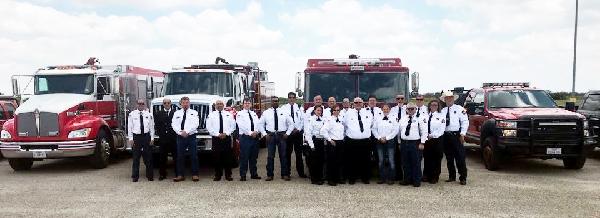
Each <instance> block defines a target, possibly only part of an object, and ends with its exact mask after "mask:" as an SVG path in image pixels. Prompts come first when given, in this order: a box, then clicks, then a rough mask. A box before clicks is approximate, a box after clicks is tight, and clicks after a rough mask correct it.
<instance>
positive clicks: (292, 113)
mask: <svg viewBox="0 0 600 218" xmlns="http://www.w3.org/2000/svg"><path fill="white" fill-rule="evenodd" d="M290 115H292V121H294V122H296V120H294V105H290Z"/></svg>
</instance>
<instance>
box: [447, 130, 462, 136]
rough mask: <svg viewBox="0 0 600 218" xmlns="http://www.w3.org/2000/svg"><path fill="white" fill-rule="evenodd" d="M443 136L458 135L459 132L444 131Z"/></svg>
mask: <svg viewBox="0 0 600 218" xmlns="http://www.w3.org/2000/svg"><path fill="white" fill-rule="evenodd" d="M444 134H448V135H454V136H456V135H460V131H446V132H444Z"/></svg>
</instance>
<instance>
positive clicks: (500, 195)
mask: <svg viewBox="0 0 600 218" xmlns="http://www.w3.org/2000/svg"><path fill="white" fill-rule="evenodd" d="M265 157H266V150H264V149H263V150H261V154H260V160H259V170H260V173H261V175H262V176H263V177H264V176H265V169H264V166H265ZM467 163H468V168H469V170H470V171H469V174H470V175H469V184H468V185H467V186H460V185H459V184H458V183H443V182H442V183H441V184H436V185H430V184H424V185H423V186H422V187H420V188H413V187H404V186H399V185H394V186H388V185H376V184H374V183H372V184H370V185H363V184H356V185H353V186H350V185H341V186H337V187H329V186H314V185H311V184H310V183H309V181H308V180H304V179H300V178H297V177H293V179H292V181H290V182H285V181H283V180H280V179H276V180H275V181H273V182H266V181H248V182H239V181H237V178H239V177H238V176H237V175H238V173H235V174H234V175H236V180H235V181H232V182H225V181H222V182H213V181H212V179H211V178H212V170H211V169H210V167H209V166H208V165H206V164H203V167H202V168H201V175H202V179H201V181H200V182H197V183H193V182H191V181H190V180H186V181H185V182H181V183H173V182H171V181H167V180H165V181H161V182H159V181H154V182H148V181H146V180H145V179H140V182H138V183H132V182H131V180H130V168H131V159H129V158H121V159H118V160H115V161H114V163H113V164H112V165H110V166H109V167H108V168H106V169H103V170H94V169H90V168H89V167H88V165H87V163H86V162H85V161H83V160H78V159H70V160H46V161H43V162H36V163H35V164H34V167H33V169H32V170H31V171H27V172H14V171H13V170H12V169H11V168H10V167H9V165H8V162H7V161H6V160H2V161H0V205H1V206H0V208H1V209H0V216H1V217H30V216H34V217H38V216H44V217H46V216H50V217H90V216H93V217H132V216H138V217H165V216H186V217H187V216H199V217H208V216H210V217H214V216H219V217H221V216H226V217H249V216H250V217H315V216H328V217H348V216H351V217H375V216H378V217H399V216H408V217H421V216H425V217H600V181H599V180H600V150H598V149H597V150H596V151H595V152H594V153H592V154H591V157H590V158H589V159H588V162H587V163H586V166H585V167H584V169H582V170H578V171H573V170H566V169H563V167H562V162H561V161H559V160H546V161H542V160H515V161H512V162H511V163H509V164H508V165H506V166H505V167H504V168H503V169H502V170H501V171H498V172H490V171H487V170H485V169H484V168H483V166H482V164H481V161H480V159H479V154H478V153H476V152H472V151H471V152H468V160H467ZM292 168H293V167H292ZM444 168H445V167H444ZM276 169H279V167H278V166H277V165H276ZM142 172H143V169H142ZM236 172H237V170H236ZM171 175H172V174H171ZM276 175H277V174H276ZM294 176H295V175H294ZM446 177H447V174H446V171H445V169H444V170H443V172H442V178H446ZM142 178H144V177H143V173H142Z"/></svg>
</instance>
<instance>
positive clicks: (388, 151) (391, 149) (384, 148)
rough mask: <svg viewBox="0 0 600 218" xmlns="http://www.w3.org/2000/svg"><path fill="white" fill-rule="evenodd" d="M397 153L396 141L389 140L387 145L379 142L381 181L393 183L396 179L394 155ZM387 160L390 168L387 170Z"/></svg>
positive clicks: (378, 153)
mask: <svg viewBox="0 0 600 218" xmlns="http://www.w3.org/2000/svg"><path fill="white" fill-rule="evenodd" d="M395 153H396V141H394V140H388V141H387V142H386V143H383V144H382V143H380V142H377V156H378V157H379V179H380V180H382V181H384V180H390V181H393V180H394V179H395V178H396V163H395V160H394V155H395ZM386 160H387V162H388V164H389V166H390V167H389V168H388V169H386V168H385V161H386Z"/></svg>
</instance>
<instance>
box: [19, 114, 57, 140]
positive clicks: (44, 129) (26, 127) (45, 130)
mask: <svg viewBox="0 0 600 218" xmlns="http://www.w3.org/2000/svg"><path fill="white" fill-rule="evenodd" d="M38 128H39V132H38ZM17 131H18V134H19V136H21V137H33V136H42V137H48V136H58V134H59V127H58V114H56V113H49V112H40V113H39V127H38V124H36V117H35V113H34V112H29V113H21V114H18V115H17Z"/></svg>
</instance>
